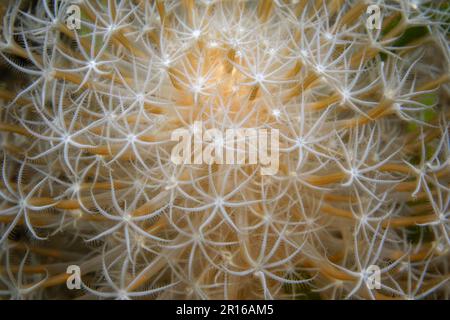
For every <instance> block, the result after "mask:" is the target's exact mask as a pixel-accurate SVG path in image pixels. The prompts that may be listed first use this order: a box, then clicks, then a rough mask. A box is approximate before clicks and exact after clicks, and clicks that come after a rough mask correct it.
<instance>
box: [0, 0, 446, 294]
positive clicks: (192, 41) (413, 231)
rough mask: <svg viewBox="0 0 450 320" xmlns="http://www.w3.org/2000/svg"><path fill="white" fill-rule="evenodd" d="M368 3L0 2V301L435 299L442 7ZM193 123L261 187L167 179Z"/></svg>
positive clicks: (193, 168) (221, 176)
mask: <svg viewBox="0 0 450 320" xmlns="http://www.w3.org/2000/svg"><path fill="white" fill-rule="evenodd" d="M369 2H370V1H356V0H355V1H353V0H352V1H344V0H327V1H325V0H316V1H309V0H299V1H283V0H280V1H269V0H267V1H193V0H183V1H178V0H173V1H159V0H156V1H151V0H120V1H112V0H104V1H93V0H79V1H77V4H76V5H78V6H79V8H80V11H81V13H82V15H81V29H80V30H76V29H75V30H71V28H68V27H67V25H66V23H65V17H66V11H67V6H68V5H70V4H71V3H70V1H58V0H48V1H47V0H46V1H39V2H37V3H35V4H34V5H31V4H30V3H28V1H9V3H6V4H5V2H2V5H1V8H2V10H0V12H2V17H3V24H2V41H1V43H0V49H1V50H0V55H1V57H2V61H3V62H2V63H3V64H4V65H7V66H8V68H9V70H13V71H10V74H12V75H11V79H12V80H7V81H3V82H2V83H1V87H0V97H1V109H0V134H1V136H0V137H1V139H0V142H1V145H2V147H1V159H2V160H1V181H0V201H1V202H0V244H1V249H0V250H1V251H0V261H1V264H2V267H1V268H0V294H1V295H4V296H6V297H19V298H52V297H74V296H75V297H82V298H88V297H92V296H97V297H103V298H134V297H158V298H202V299H203V298H204V299H206V298H267V299H270V298H302V297H304V296H306V297H311V296H314V297H317V295H318V294H320V296H321V297H322V298H347V297H349V298H423V297H428V298H442V297H448V294H449V286H448V279H449V265H448V252H449V251H448V249H449V245H450V240H449V201H450V190H449V181H450V180H449V178H450V171H449V164H450V163H449V133H448V127H449V108H448V101H449V95H448V93H449V91H448V82H449V66H450V53H449V43H448V38H447V33H448V24H446V23H447V22H448V21H449V20H448V19H449V14H448V11H445V10H446V8H448V6H447V7H446V4H445V3H444V2H445V1H444V2H440V1H434V0H433V1H414V3H413V4H411V1H407V0H400V1H389V0H386V1H377V3H378V5H379V6H380V12H381V14H382V18H383V21H382V28H381V29H380V30H377V29H374V30H367V27H366V25H367V24H366V19H367V14H366V8H367V6H368V4H369ZM418 31H421V33H420V34H419V35H417V36H415V37H413V38H412V39H411V34H413V35H414V34H418ZM404 34H407V35H408V36H407V37H404V36H402V35H404ZM196 121H198V122H200V123H201V124H202V126H203V127H204V128H203V129H204V130H205V131H206V130H207V129H209V128H216V129H218V130H220V131H221V132H226V130H228V129H240V128H241V129H242V128H254V129H258V130H259V129H261V130H278V132H279V138H280V146H279V152H280V154H279V170H278V171H277V173H276V174H274V175H270V176H264V175H262V174H261V170H260V169H261V168H262V165H261V163H259V162H257V163H248V162H245V163H237V164H226V163H225V164H220V163H211V164H208V163H204V162H203V163H200V164H195V163H194V164H190V163H180V164H177V163H174V162H172V161H171V152H172V150H173V148H174V145H175V144H176V142H175V141H171V139H170V138H171V135H172V133H173V132H174V131H175V130H177V129H180V128H185V129H187V130H190V128H192V126H193V125H194V124H195V123H196ZM71 265H76V266H79V268H80V269H79V270H80V272H81V278H82V279H81V280H82V287H83V288H84V289H85V290H78V291H77V290H75V291H74V290H72V291H71V290H69V289H68V288H67V287H66V279H67V278H68V276H69V275H68V274H67V273H66V270H67V267H69V266H71ZM71 270H72V269H71ZM370 270H378V274H377V275H376V279H379V281H378V283H377V284H376V286H372V285H369V283H368V280H370V279H371V271H370ZM71 287H72V286H71Z"/></svg>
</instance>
